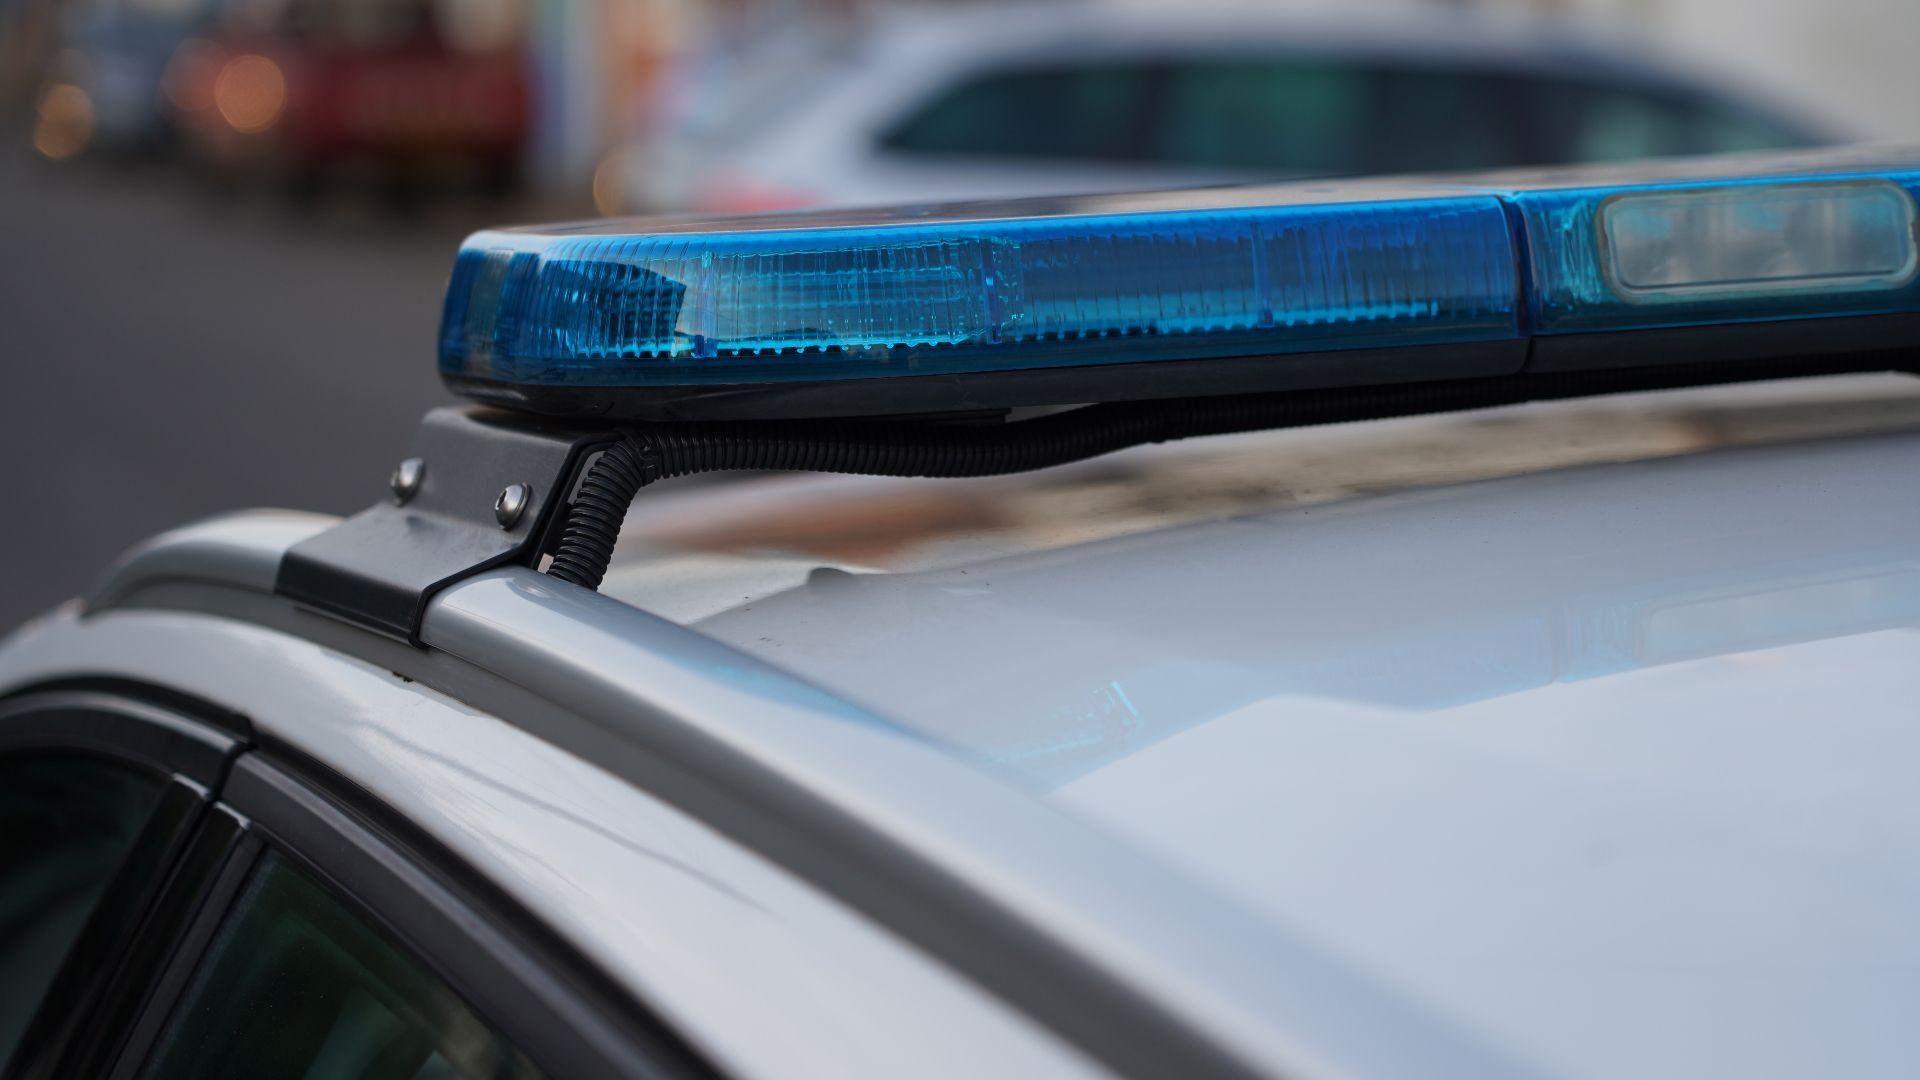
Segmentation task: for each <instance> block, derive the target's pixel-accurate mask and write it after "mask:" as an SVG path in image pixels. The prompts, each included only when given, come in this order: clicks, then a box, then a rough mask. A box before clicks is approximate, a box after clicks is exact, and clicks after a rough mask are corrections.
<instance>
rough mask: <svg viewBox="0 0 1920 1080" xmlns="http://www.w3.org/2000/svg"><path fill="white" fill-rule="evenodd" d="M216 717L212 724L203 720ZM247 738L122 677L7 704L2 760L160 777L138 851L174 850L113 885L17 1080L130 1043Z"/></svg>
mask: <svg viewBox="0 0 1920 1080" xmlns="http://www.w3.org/2000/svg"><path fill="white" fill-rule="evenodd" d="M136 695H138V696H136ZM141 698H146V699H147V700H141ZM156 700H162V701H167V702H168V703H169V704H172V705H176V706H180V708H178V709H176V708H168V707H163V706H162V705H160V704H156V703H155V701H156ZM210 715H212V716H216V721H215V722H214V723H206V722H203V721H202V720H201V719H199V717H205V716H210ZM245 735H246V729H245V725H244V721H241V720H239V719H238V718H235V717H231V716H228V715H226V714H209V713H205V712H203V711H202V710H200V709H199V708H197V707H196V706H195V705H194V704H193V703H192V702H191V701H190V699H186V698H181V697H178V696H177V695H166V694H164V693H162V694H161V695H159V696H158V698H157V699H156V698H155V697H153V696H152V695H148V694H144V693H140V692H139V689H138V688H137V686H136V684H129V683H122V682H117V681H113V680H87V679H72V680H63V681H60V682H56V683H41V684H36V685H33V686H28V687H24V688H22V689H21V690H20V691H18V692H16V693H14V694H11V695H8V696H7V697H5V698H0V755H12V754H16V753H42V752H49V753H66V754H78V755H83V756H91V757H100V758H104V759H107V760H111V761H115V762H118V763H121V764H124V765H128V766H131V767H134V768H136V769H140V770H142V771H145V772H148V773H151V774H153V775H155V776H157V777H159V778H160V779H162V781H163V786H162V788H161V794H160V798H159V801H158V802H157V803H156V804H155V806H154V809H153V812H152V814H151V816H150V817H149V818H148V820H147V823H146V825H145V826H143V827H142V831H141V834H140V838H139V840H137V841H136V844H140V843H151V842H155V841H158V842H161V843H163V844H164V845H165V850H164V851H163V852H162V853H161V855H160V858H159V859H158V860H157V861H156V862H155V863H154V864H153V866H152V867H151V868H150V876H147V877H143V878H140V879H138V880H134V879H131V878H129V877H127V876H126V871H125V870H124V867H123V869H122V870H121V871H117V872H116V873H115V875H114V877H113V878H112V879H110V880H109V882H108V884H107V887H106V890H105V891H104V892H103V893H102V894H101V897H100V900H99V902H98V904H97V906H96V907H95V909H94V913H93V914H92V915H90V916H89V917H88V919H87V922H86V924H85V925H84V926H83V927H82V928H81V931H80V935H79V937H77V938H75V940H74V943H73V946H72V948H71V949H69V950H68V952H67V954H66V956H65V957H63V958H62V960H61V964H60V967H59V969H58V970H57V971H56V972H55V973H54V977H53V979H52V981H51V982H49V983H48V985H47V990H46V994H45V995H44V996H43V997H42V999H41V1003H40V1005H39V1006H36V1008H35V1013H34V1015H33V1017H32V1018H31V1019H30V1020H29V1021H28V1024H27V1027H26V1029H25V1030H24V1031H23V1032H22V1034H21V1039H20V1044H19V1046H17V1047H16V1048H15V1051H14V1054H13V1056H12V1058H11V1059H10V1060H9V1061H8V1062H7V1063H6V1067H5V1075H6V1076H7V1077H8V1078H10V1080H12V1078H38V1077H45V1076H56V1075H86V1074H88V1073H89V1072H90V1070H89V1068H88V1067H87V1066H85V1065H83V1064H82V1063H81V1062H82V1060H84V1059H91V1060H95V1061H98V1060H99V1055H100V1049H101V1048H102V1047H111V1046H112V1045H115V1044H117V1043H118V1042H119V1041H120V1040H121V1039H122V1038H123V1037H124V1036H125V1034H126V1032H127V1030H128V1024H129V1021H130V1019H131V1010H130V1009H129V1007H128V1005H129V1003H130V1002H138V1001H139V1000H141V999H142V998H144V997H145V991H146V989H147V987H148V986H149V985H150V984H151V982H152V978H153V975H154V973H155V971H156V970H157V968H158V962H159V959H160V958H164V956H165V949H166V948H168V947H170V944H171V943H170V941H169V940H168V939H167V938H166V937H165V935H164V934H162V935H161V936H160V937H158V938H156V937H155V936H154V934H153V928H154V927H156V926H165V925H166V922H165V918H166V907H167V905H168V904H169V903H171V902H175V900H174V898H175V897H177V896H178V895H179V889H180V888H181V887H182V885H183V883H182V881H181V878H182V871H181V870H180V869H179V868H180V867H181V865H182V863H183V861H184V860H186V859H187V858H188V857H189V855H190V853H191V852H193V851H194V850H195V849H196V848H197V847H199V846H201V845H203V843H204V839H203V833H204V826H205V818H206V816H207V810H208V808H209V807H210V806H211V805H212V801H213V793H214V791H215V790H217V788H218V787H219V785H220V783H221V781H222V780H223V779H224V778H225V775H226V772H227V769H228V767H229V766H230V764H231V763H232V761H233V759H234V758H235V757H236V756H237V755H238V754H240V753H241V752H242V751H243V750H244V749H245V748H246V742H245ZM185 884H186V885H187V886H188V887H193V882H191V881H189V882H186V883H185ZM188 895H189V896H192V895H195V894H194V893H189V894H188ZM102 912H117V917H116V916H112V915H102V914H101V913H102ZM156 949H159V950H161V951H160V952H159V954H158V956H157V957H156V955H155V950H156ZM50 1001H64V1002H65V1003H66V1004H67V1006H68V1007H69V1009H70V1010H71V1011H69V1012H67V1013H66V1014H65V1015H62V1016H58V1017H56V1016H53V1015H52V1014H50V1013H48V1012H46V1011H44V1010H45V1006H46V1003H47V1002H50Z"/></svg>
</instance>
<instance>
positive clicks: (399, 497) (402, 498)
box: [387, 457, 427, 503]
mask: <svg viewBox="0 0 1920 1080" xmlns="http://www.w3.org/2000/svg"><path fill="white" fill-rule="evenodd" d="M426 474H427V463H426V462H424V461H422V460H420V459H419V458H417V457H410V458H408V459H407V460H405V461H403V462H401V463H400V464H399V465H397V466H395V467H394V470H393V476H391V477H390V478H388V480H387V488H388V489H389V490H391V491H392V492H393V501H394V502H398V503H404V502H406V501H407V500H408V499H411V498H413V497H414V495H415V494H416V493H418V492H419V490H420V481H421V479H422V478H423V477H425V476H426Z"/></svg>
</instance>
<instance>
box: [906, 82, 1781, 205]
mask: <svg viewBox="0 0 1920 1080" xmlns="http://www.w3.org/2000/svg"><path fill="white" fill-rule="evenodd" d="M1805 142H1806V140H1805V139H1804V138H1803V137H1802V136H1801V135H1800V134H1799V133H1798V132H1796V131H1793V130H1791V129H1790V128H1788V127H1786V126H1784V125H1782V124H1779V123H1776V122H1773V121H1770V120H1768V119H1767V118H1766V117H1764V116H1763V115H1761V114H1759V113H1757V112H1754V111H1751V110H1742V109H1738V108H1735V107H1732V106H1729V105H1726V104H1724V103H1721V102H1718V101H1714V100H1711V99H1706V98H1701V97H1697V96H1690V95H1687V94H1683V93H1681V92H1679V91H1669V90H1666V89H1663V88H1659V87H1649V86H1641V85H1633V84H1627V83H1619V84H1615V83H1607V82H1602V81H1594V80H1584V79H1571V78H1562V77H1558V76H1555V75H1553V74H1551V73H1537V72H1516V71H1502V70H1495V69H1477V68H1469V67H1449V66H1445V65H1435V66H1420V65H1415V64H1405V63H1385V62H1381V61H1378V60H1361V59H1355V60H1341V59H1338V58H1328V57H1325V56H1321V57H1313V56H1264V57H1263V56H1214V57H1206V56H1200V57H1190V58H1185V59H1173V60H1156V61H1155V62H1153V63H1151V64H1148V63H1133V64H1129V63H1123V62H1118V61H1107V62H1103V63H1101V64H1095V65H1086V66H1061V67H1049V68H1033V69H1021V70H1017V71H1003V72H998V73H995V74H993V75H989V76H984V77H981V78H978V79H975V80H973V81H970V82H966V83H963V84H961V85H960V86H958V87H957V88H955V89H953V90H952V91H950V92H948V93H946V94H944V95H941V96H939V97H937V98H936V99H935V100H934V101H933V102H932V103H930V104H929V105H928V106H926V107H925V108H923V109H920V110H918V111H916V112H914V113H912V114H911V115H910V116H909V118H908V119H907V120H906V121H905V122H903V123H902V124H900V125H899V126H898V127H896V128H895V129H894V130H893V132H892V133H891V134H889V135H888V136H887V138H886V144H887V145H888V146H889V147H890V148H892V149H894V150H904V151H909V152H918V153H944V154H968V155H975V156H1010V157H1056V158H1102V159H1109V160H1139V161H1153V162H1158V163H1165V164H1171V165H1190V166H1196V167H1201V168H1207V169H1231V170H1236V171H1242V172H1248V173H1257V174H1260V175H1266V176H1274V177H1285V176H1341V175H1356V174H1363V173H1398V172H1431V171H1437V170H1447V169H1488V168H1501V167H1506V166H1515V165H1552V164H1570V163H1576V162H1586V161H1614V160H1624V159H1629V158H1638V157H1652V156H1664V155H1674V154H1698V153H1714V152H1720V151H1727V150H1761V149H1775V148H1783V147H1791V146H1799V145H1804V143H1805Z"/></svg>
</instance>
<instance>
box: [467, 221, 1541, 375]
mask: <svg viewBox="0 0 1920 1080" xmlns="http://www.w3.org/2000/svg"><path fill="white" fill-rule="evenodd" d="M1241 197H1242V196H1240V195H1239V194H1236V193H1231V192H1228V193H1223V194H1221V195H1220V196H1219V198H1220V199H1221V201H1223V202H1227V203H1231V202H1233V201H1234V200H1237V199H1238V198H1241ZM1189 198H1191V196H1189ZM1201 198H1202V201H1204V200H1205V198H1206V195H1205V193H1202V196H1201ZM1316 198H1319V199H1324V198H1325V196H1324V194H1319V195H1316V194H1315V193H1311V192H1309V193H1306V197H1305V200H1304V201H1301V202H1297V203H1292V204H1283V205H1274V206H1237V205H1223V206H1219V207H1217V208H1214V209H1201V210H1193V211H1186V212H1170V211H1163V210H1157V209H1154V210H1133V211H1129V210H1128V209H1126V208H1125V207H1124V204H1122V208H1121V210H1120V212H1111V210H1109V212H1100V213H1078V212H1073V210H1075V209H1078V208H1079V207H1078V206H1069V207H1068V208H1067V209H1066V211H1065V212H1055V213H1037V214H1036V213H1029V212H1028V211H1030V210H1031V209H1032V207H1031V205H1030V204H1029V205H1024V206H1023V205H1021V204H1012V205H1002V206H999V207H995V206H984V207H974V208H969V209H967V210H965V211H964V212H962V214H961V216H954V215H952V214H951V213H948V214H943V215H941V216H944V217H946V218H947V219H946V220H935V221H922V220H915V219H914V218H912V217H908V218H905V219H870V218H864V217H855V218H852V219H844V218H843V219H831V218H829V219H824V220H826V221H827V222H829V224H826V225H822V224H820V222H821V221H822V220H823V219H821V218H818V217H809V216H805V215H796V216H792V217H789V218H763V219H759V220H757V221H751V222H745V223H742V224H739V225H733V226H731V227H729V226H727V225H725V224H722V225H671V224H670V225H665V226H654V227H652V228H649V227H648V226H647V225H646V224H645V223H639V224H623V223H618V222H615V223H608V224H605V225H596V226H593V227H591V228H590V229H589V228H581V227H573V228H559V229H552V230H526V231H498V232H484V233H480V234H477V235H475V236H474V237H472V238H470V239H469V240H468V241H467V242H466V244H465V245H464V246H463V247H462V249H461V251H460V255H459V258H458V261H457V262H456V264H455V268H454V274H453V281H452V284H451V286H450V288H449V293H448V298H447V306H446V311H445V316H444V320H443V323H442V327H441V346H440V356H441V367H442V370H443V371H445V372H447V373H449V374H452V375H458V376H464V377H468V378H480V379H490V380H499V381H506V382H517V383H530V384H541V385H551V386H568V385H573V386H636V387H646V386H676V385H716V384H722V385H723V384H729V383H754V382H780V381H799V380H808V381H816V380H834V379H851V378H863V377H873V376H890V375H930V374H952V373H959V372H979V371H1004V370H1017V369H1025V368H1045V367H1056V366H1061V365H1073V364H1113V363H1126V362H1130V361H1141V360H1164V359H1176V358H1199V357H1221V356H1264V355H1276V356H1281V355H1282V354H1288V353H1298V352H1303V351H1323V350H1337V349H1353V348H1366V347H1378V346H1400V345H1415V344H1440V343H1451V342H1481V341H1501V340H1507V341H1511V340H1515V339H1517V338H1518V337H1519V322H1518V305H1519V282H1518V280H1517V275H1516V271H1515V262H1514V239H1513V237H1512V236H1511V235H1510V233H1509V231H1508V223H1507V217H1506V214H1505V213H1504V211H1503V210H1502V208H1501V205H1500V203H1499V200H1497V199H1495V198H1492V197H1489V196H1481V195H1456V196H1450V197H1445V198H1427V199H1404V198H1402V199H1383V200H1379V201H1372V202H1365V203H1361V204H1357V205H1356V204H1341V203H1327V202H1324V201H1315V199H1316ZM1153 201H1154V199H1153V197H1148V198H1146V199H1144V200H1142V202H1143V204H1146V205H1151V204H1152V203H1153ZM1115 203H1116V200H1112V199H1105V200H1085V201H1084V204H1085V205H1092V206H1099V207H1103V208H1110V207H1112V206H1114V205H1115ZM1000 214H1004V215H1005V216H998V215H1000ZM1274 362H1275V363H1284V362H1285V360H1284V358H1279V359H1276V360H1275V361H1274Z"/></svg>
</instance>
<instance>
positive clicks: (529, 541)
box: [273, 406, 620, 645]
mask: <svg viewBox="0 0 1920 1080" xmlns="http://www.w3.org/2000/svg"><path fill="white" fill-rule="evenodd" d="M619 437H620V433H619V432H618V431H617V430H610V429H608V428H606V427H605V426H602V427H599V428H597V429H596V428H589V427H582V426H575V425H569V424H565V423H561V422H555V421H552V420H547V419H543V418H541V417H530V416H525V415H516V414H513V413H507V412H500V411H497V410H491V409H484V408H478V407H472V406H468V407H461V408H451V407H450V408H440V409H435V410H433V411H432V412H429V413H428V414H427V416H426V419H425V420H424V421H423V422H422V424H421V426H420V433H419V435H418V436H416V438H415V442H414V449H413V457H412V458H410V459H408V461H407V462H406V463H404V464H403V466H402V469H401V470H400V471H398V472H396V473H395V476H394V481H393V484H392V488H393V495H392V496H391V497H390V498H388V499H387V500H385V501H383V502H380V503H377V504H375V505H373V506H370V507H368V508H367V509H365V510H362V511H360V512H359V513H358V514H355V515H353V516H352V517H350V518H348V519H347V520H345V521H343V522H341V523H340V524H338V525H336V526H334V527H333V528H331V529H328V530H327V531H325V532H323V533H320V534H319V535H317V536H313V537H310V538H308V539H307V540H304V541H302V542H300V543H298V544H296V545H294V546H293V547H292V548H291V549H289V550H288V551H287V553H286V555H285V556H283V557H282V558H281V560H280V572H279V576H278V577H277V578H276V579H275V581H274V587H273V591H274V592H275V594H277V595H279V596H284V597H286V598H288V599H290V600H292V601H294V602H295V603H297V604H300V605H302V606H304V607H308V608H312V609H315V610H317V611H321V612H325V613H326V614H328V615H332V616H335V617H337V618H341V619H344V620H346V621H348V622H351V623H355V624H357V625H360V626H363V627H366V628H367V629H370V630H375V631H378V632H380V633H383V634H386V635H388V636H390V637H396V638H399V639H401V640H403V641H406V642H408V643H410V644H414V645H418V644H420V621H421V619H422V617H423V616H424V615H425V613H426V608H427V601H428V600H429V599H431V598H432V596H433V594H434V593H436V592H438V591H439V590H441V589H443V588H446V587H447V586H448V585H451V584H453V583H454V582H456V581H459V580H460V579H462V578H466V577H471V576H472V575H474V574H478V573H480V572H481V571H483V570H490V569H492V568H494V567H496V566H503V565H507V564H510V563H518V564H521V565H528V566H531V565H534V564H535V563H537V562H538V561H539V559H540V556H541V555H543V554H545V553H546V552H547V550H548V549H549V548H550V547H551V546H552V543H553V541H554V540H555V539H556V538H557V537H556V534H557V532H558V529H559V523H560V522H561V521H563V520H564V518H565V515H564V511H565V509H566V505H567V500H568V499H569V498H570V496H571V492H572V491H573V488H574V482H575V479H576V477H578V475H579V473H580V470H581V468H582V466H583V465H584V464H585V462H586V461H587V459H588V458H589V457H590V456H591V455H592V454H593V452H594V451H595V450H596V449H598V448H600V447H603V446H605V445H606V444H608V443H611V442H614V441H615V440H617V439H618V438H619ZM516 486H518V487H519V489H520V490H518V491H517V492H510V491H509V489H513V488H515V487H516ZM515 495H518V496H519V498H518V499H517V500H516V499H515V497H514V496H515Z"/></svg>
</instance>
